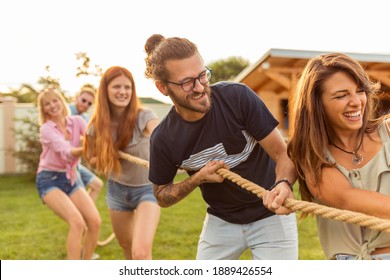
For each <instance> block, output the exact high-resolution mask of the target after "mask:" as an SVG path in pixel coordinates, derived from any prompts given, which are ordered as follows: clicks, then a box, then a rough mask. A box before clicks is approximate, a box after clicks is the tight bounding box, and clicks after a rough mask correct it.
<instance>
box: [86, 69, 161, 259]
mask: <svg viewBox="0 0 390 280" xmlns="http://www.w3.org/2000/svg"><path fill="white" fill-rule="evenodd" d="M157 124H158V119H157V117H156V115H155V114H154V113H153V112H152V111H151V110H149V109H146V108H142V107H141V106H140V102H139V100H138V97H137V92H136V87H135V82H134V79H133V75H132V74H131V73H130V71H129V70H127V69H126V68H123V67H119V66H113V67H111V68H109V69H108V70H107V71H106V72H105V73H104V74H103V76H102V78H101V81H100V85H99V89H98V94H97V100H96V107H95V111H94V114H93V116H92V119H91V121H90V123H89V127H88V132H87V137H86V141H85V142H84V152H85V155H86V158H87V159H88V160H89V162H90V163H91V164H92V165H94V166H95V167H96V170H97V171H98V172H100V173H101V174H104V175H105V176H106V177H107V179H108V180H107V181H108V191H107V205H108V208H109V213H110V218H111V223H112V227H113V230H114V233H115V236H116V238H117V240H118V242H119V245H120V246H121V247H122V249H123V252H124V256H125V258H126V259H152V245H153V240H154V235H155V233H156V230H157V225H158V222H159V219H160V207H159V206H158V205H157V201H156V198H155V197H154V194H153V190H152V185H151V183H150V182H149V180H148V172H149V170H148V169H147V168H145V167H143V166H140V165H137V164H134V163H131V162H129V161H127V160H123V159H120V158H119V152H120V151H122V152H124V153H127V154H131V155H133V156H136V157H138V158H142V159H145V160H149V138H150V135H151V134H152V131H153V130H154V128H155V127H156V126H157Z"/></svg>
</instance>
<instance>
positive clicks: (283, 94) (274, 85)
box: [234, 49, 390, 136]
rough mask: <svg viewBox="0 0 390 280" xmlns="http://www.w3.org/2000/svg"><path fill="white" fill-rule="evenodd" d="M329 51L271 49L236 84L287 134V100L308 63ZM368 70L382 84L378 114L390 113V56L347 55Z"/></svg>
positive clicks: (236, 79) (246, 70)
mask: <svg viewBox="0 0 390 280" xmlns="http://www.w3.org/2000/svg"><path fill="white" fill-rule="evenodd" d="M324 53H326V52H319V51H302V50H288V49H270V50H269V51H268V52H267V53H265V54H264V55H263V56H262V57H261V58H260V59H259V60H258V61H256V62H255V63H253V64H252V65H249V66H248V67H247V68H245V69H244V70H243V71H242V72H241V73H240V74H239V75H238V76H237V77H236V78H235V80H234V81H235V82H240V83H244V84H246V85H248V86H249V87H250V88H251V89H252V90H254V91H255V92H256V93H257V94H258V95H259V96H260V97H261V99H262V100H263V101H264V103H265V104H266V105H267V106H268V108H269V109H270V110H271V112H272V113H273V114H274V116H275V117H276V118H277V119H278V121H279V122H280V125H279V128H280V130H281V131H282V132H283V133H284V134H285V136H287V135H288V127H289V113H288V112H289V109H288V98H289V96H290V94H293V89H294V87H295V84H296V82H297V80H298V78H299V75H300V73H301V72H302V70H303V68H304V67H305V65H306V63H307V62H308V60H309V59H310V58H312V57H315V56H317V55H320V54H324ZM346 54H347V55H349V56H351V57H353V58H355V59H356V60H357V61H359V63H360V64H361V65H362V66H363V67H364V68H365V70H366V71H367V73H368V74H369V76H370V78H371V80H372V81H380V82H381V86H382V88H381V91H382V94H381V107H380V111H379V112H378V114H384V113H390V54H363V53H346Z"/></svg>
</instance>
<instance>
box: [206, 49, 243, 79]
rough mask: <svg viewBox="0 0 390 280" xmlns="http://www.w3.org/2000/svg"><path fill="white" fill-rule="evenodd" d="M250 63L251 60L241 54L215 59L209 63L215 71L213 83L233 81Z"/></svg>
mask: <svg viewBox="0 0 390 280" xmlns="http://www.w3.org/2000/svg"><path fill="white" fill-rule="evenodd" d="M248 65H249V60H247V59H245V58H242V57H240V56H232V57H228V58H226V59H220V60H217V61H214V62H212V63H210V64H209V65H208V66H209V67H210V68H211V69H212V71H213V74H212V77H211V83H216V82H220V81H231V80H233V79H234V78H235V77H236V76H237V75H238V74H239V73H240V72H241V71H242V70H244V68H246V67H247V66H248Z"/></svg>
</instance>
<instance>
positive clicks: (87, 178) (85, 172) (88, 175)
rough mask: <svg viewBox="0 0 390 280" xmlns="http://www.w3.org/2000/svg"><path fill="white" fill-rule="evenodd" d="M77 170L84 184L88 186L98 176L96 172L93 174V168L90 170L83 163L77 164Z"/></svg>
mask: <svg viewBox="0 0 390 280" xmlns="http://www.w3.org/2000/svg"><path fill="white" fill-rule="evenodd" d="M77 170H78V172H79V175H80V179H81V181H82V182H83V184H84V186H87V185H88V184H89V183H90V182H91V181H92V179H93V178H94V177H95V176H96V175H95V174H93V172H92V171H91V170H89V169H88V168H86V167H85V166H84V165H81V164H79V165H77Z"/></svg>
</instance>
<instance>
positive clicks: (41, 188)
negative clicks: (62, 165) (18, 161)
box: [36, 170, 82, 199]
mask: <svg viewBox="0 0 390 280" xmlns="http://www.w3.org/2000/svg"><path fill="white" fill-rule="evenodd" d="M36 184H37V190H38V194H39V197H40V198H41V199H43V197H44V196H45V195H47V194H48V193H49V192H50V191H52V190H54V189H60V190H61V191H63V192H64V193H65V194H67V195H68V196H71V195H72V193H74V192H75V191H76V190H78V189H79V188H81V187H82V185H81V184H80V183H79V182H78V181H77V180H76V182H75V183H74V184H73V185H71V183H70V180H69V179H67V178H66V173H65V172H58V171H47V170H44V171H41V172H39V173H38V174H37V178H36Z"/></svg>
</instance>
